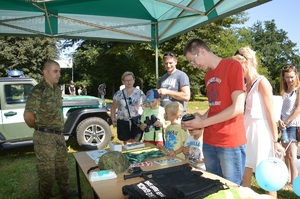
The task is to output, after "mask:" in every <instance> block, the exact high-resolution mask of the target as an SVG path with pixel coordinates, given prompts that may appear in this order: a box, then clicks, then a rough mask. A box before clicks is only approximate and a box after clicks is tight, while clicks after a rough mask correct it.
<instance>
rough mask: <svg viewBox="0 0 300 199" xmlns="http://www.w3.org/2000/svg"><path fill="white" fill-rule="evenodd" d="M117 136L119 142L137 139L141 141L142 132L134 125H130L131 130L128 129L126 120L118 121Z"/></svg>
mask: <svg viewBox="0 0 300 199" xmlns="http://www.w3.org/2000/svg"><path fill="white" fill-rule="evenodd" d="M117 134H118V139H119V140H121V141H127V140H130V139H135V138H136V139H137V141H140V140H141V139H142V135H141V134H143V131H142V130H141V129H140V127H138V126H136V125H132V127H131V130H130V128H129V121H126V120H118V121H117Z"/></svg>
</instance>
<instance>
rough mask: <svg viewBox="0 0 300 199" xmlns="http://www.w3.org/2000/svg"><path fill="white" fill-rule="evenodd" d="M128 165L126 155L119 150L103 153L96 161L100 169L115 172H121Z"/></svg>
mask: <svg viewBox="0 0 300 199" xmlns="http://www.w3.org/2000/svg"><path fill="white" fill-rule="evenodd" d="M129 166H130V163H129V161H128V160H127V158H126V156H125V155H124V154H123V153H121V152H119V151H109V152H107V153H105V154H103V155H102V156H101V157H100V159H99V162H98V167H99V169H100V170H113V171H114V172H115V173H117V174H118V173H122V172H124V171H126V170H127V169H128V168H129Z"/></svg>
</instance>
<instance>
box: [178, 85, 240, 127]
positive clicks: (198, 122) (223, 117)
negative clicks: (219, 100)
mask: <svg viewBox="0 0 300 199" xmlns="http://www.w3.org/2000/svg"><path fill="white" fill-rule="evenodd" d="M231 100H232V104H231V105H230V106H229V107H227V108H226V109H224V110H223V111H221V112H220V113H218V114H216V115H214V116H211V117H207V115H206V117H207V118H205V117H201V116H199V115H198V114H196V117H195V119H193V120H189V121H186V122H181V123H182V125H183V127H184V128H185V129H199V128H204V127H207V126H210V125H213V124H217V123H220V122H224V121H227V120H229V119H231V118H234V117H236V116H238V115H241V114H243V113H244V103H245V92H244V91H243V90H236V91H233V92H232V94H231Z"/></svg>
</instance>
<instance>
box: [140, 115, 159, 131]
mask: <svg viewBox="0 0 300 199" xmlns="http://www.w3.org/2000/svg"><path fill="white" fill-rule="evenodd" d="M157 120H158V119H157V117H156V116H155V115H151V116H150V118H149V116H146V120H145V121H144V123H145V124H147V127H146V128H145V132H149V128H150V127H154V129H155V130H160V127H159V126H153V124H154V123H155V122H156V121H157Z"/></svg>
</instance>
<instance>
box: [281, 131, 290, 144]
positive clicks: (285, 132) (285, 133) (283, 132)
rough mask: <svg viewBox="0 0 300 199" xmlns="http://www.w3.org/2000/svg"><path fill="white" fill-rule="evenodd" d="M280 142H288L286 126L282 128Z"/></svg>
mask: <svg viewBox="0 0 300 199" xmlns="http://www.w3.org/2000/svg"><path fill="white" fill-rule="evenodd" d="M282 142H283V143H288V142H289V139H288V136H287V131H286V128H284V129H282Z"/></svg>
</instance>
